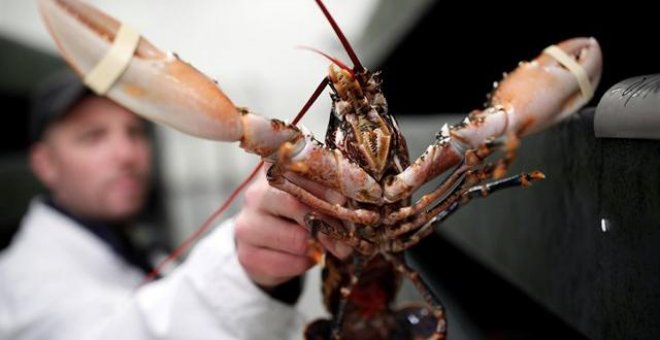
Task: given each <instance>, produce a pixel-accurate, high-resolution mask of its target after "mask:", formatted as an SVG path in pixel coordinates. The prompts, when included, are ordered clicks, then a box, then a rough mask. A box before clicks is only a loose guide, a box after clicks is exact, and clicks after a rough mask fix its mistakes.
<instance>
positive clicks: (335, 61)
mask: <svg viewBox="0 0 660 340" xmlns="http://www.w3.org/2000/svg"><path fill="white" fill-rule="evenodd" d="M298 48H301V49H303V50H308V51H312V52H314V53H318V54H320V55H322V56H324V57H326V58H327V59H328V60H330V62H332V63H333V64H335V65H337V66H338V67H339V68H341V69H343V70H345V71H346V72H348V73H350V74H351V77H353V78H355V72H353V70H352V69H351V68H350V67H348V65H346V64H344V62H342V61H341V60H339V58H337V57H333V56H331V55H329V54H327V53H325V52H322V51H319V50H317V49H315V48H313V47H307V46H298Z"/></svg>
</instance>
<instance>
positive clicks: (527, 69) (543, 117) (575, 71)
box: [491, 38, 603, 135]
mask: <svg viewBox="0 0 660 340" xmlns="http://www.w3.org/2000/svg"><path fill="white" fill-rule="evenodd" d="M553 49H554V51H558V54H560V56H557V52H554V53H553V51H552V50H553ZM562 55H563V56H562ZM562 58H565V59H562ZM602 60H603V59H602V53H601V49H600V46H599V45H598V42H597V41H596V39H594V38H573V39H568V40H565V41H563V42H561V43H559V44H557V45H555V46H551V47H548V48H546V49H545V50H544V51H543V52H542V53H541V54H540V55H539V56H538V57H537V58H535V59H534V60H533V61H531V62H522V63H521V64H520V65H519V66H518V68H517V69H516V70H514V71H513V72H512V73H511V74H509V75H508V76H506V77H505V78H504V79H503V80H502V81H501V82H500V83H499V85H498V86H497V88H496V89H495V91H494V92H493V94H492V97H491V107H500V108H503V109H504V111H506V112H508V113H509V119H510V120H511V121H512V122H511V123H512V124H513V126H514V127H515V128H514V129H515V130H520V131H516V132H520V133H521V134H522V135H528V134H532V133H535V132H538V131H541V130H543V129H545V128H547V127H549V126H551V125H553V124H555V123H557V122H559V121H561V120H563V119H564V118H566V117H568V116H569V115H570V114H572V113H573V112H575V111H577V110H578V109H579V108H581V107H582V106H584V105H585V104H587V102H589V100H591V97H592V96H593V91H594V89H595V87H596V86H597V85H598V83H599V82H600V77H601V73H602ZM571 64H573V65H575V66H574V67H571Z"/></svg>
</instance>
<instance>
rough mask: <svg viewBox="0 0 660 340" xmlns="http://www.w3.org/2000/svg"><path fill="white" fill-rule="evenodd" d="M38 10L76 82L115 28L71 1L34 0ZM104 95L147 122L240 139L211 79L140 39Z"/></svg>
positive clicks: (237, 121) (235, 119)
mask: <svg viewBox="0 0 660 340" xmlns="http://www.w3.org/2000/svg"><path fill="white" fill-rule="evenodd" d="M39 9H40V12H41V15H42V17H43V19H44V21H45V22H46V25H47V27H48V30H49V31H50V33H51V35H52V36H53V38H54V39H55V42H56V44H57V46H58V48H59V50H60V52H61V53H62V55H63V56H64V59H65V60H66V61H67V62H68V63H69V64H70V66H71V67H72V68H73V69H74V70H75V71H76V72H77V73H78V75H80V76H81V77H84V76H85V75H87V74H88V73H89V72H90V71H91V70H92V69H93V68H94V67H95V66H96V65H97V64H98V62H99V61H100V60H101V59H102V58H103V57H104V56H105V54H106V53H107V51H108V50H109V49H110V47H111V46H112V43H113V42H114V40H115V36H116V34H117V31H118V30H119V27H120V23H119V22H118V21H117V20H115V19H114V18H112V17H110V16H108V15H106V14H105V13H103V12H101V11H99V10H97V9H95V8H93V7H91V6H89V5H86V4H84V3H81V2H78V1H74V0H39ZM106 95H107V96H108V97H110V98H111V99H112V100H114V101H116V102H118V103H120V104H122V105H123V106H125V107H126V108H128V109H129V110H131V111H133V112H135V113H137V114H139V115H141V116H144V117H145V118H147V119H149V120H153V121H157V122H160V123H164V124H166V125H169V126H171V127H173V128H176V129H178V130H181V131H182V132H185V133H188V134H191V135H195V136H198V137H202V138H207V139H213V140H221V141H238V140H240V139H241V138H242V137H243V134H244V131H243V124H242V119H241V113H240V112H239V111H238V110H237V109H236V107H235V106H234V104H233V103H232V102H231V101H230V100H229V99H228V98H227V96H225V94H224V93H223V92H222V91H221V90H220V88H219V87H218V85H217V84H215V83H214V81H213V80H211V79H209V78H208V77H207V76H205V75H204V74H202V73H201V72H199V71H197V70H196V69H195V68H194V67H192V66H191V65H189V64H187V63H185V62H182V61H181V60H180V59H179V58H178V57H177V56H176V55H174V54H166V53H163V52H162V51H160V50H158V49H157V48H156V47H154V46H153V45H152V44H151V43H149V42H148V41H147V40H146V39H144V38H140V40H139V43H138V46H137V49H136V50H135V53H134V55H133V57H132V58H131V60H130V63H129V64H128V66H127V68H126V70H125V71H124V72H123V73H122V75H121V77H120V78H119V79H117V81H116V82H114V84H113V85H112V87H111V88H110V89H109V90H108V92H107V94H106Z"/></svg>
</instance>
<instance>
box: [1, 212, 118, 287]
mask: <svg viewBox="0 0 660 340" xmlns="http://www.w3.org/2000/svg"><path fill="white" fill-rule="evenodd" d="M112 261H116V259H115V256H114V254H112V252H111V251H110V250H109V249H107V246H106V245H104V244H103V243H102V242H100V241H99V240H97V239H96V238H95V237H94V236H93V235H92V234H91V233H89V232H87V231H86V230H84V229H83V228H82V227H80V226H79V225H77V223H76V222H74V221H72V220H71V219H69V218H67V217H66V216H64V215H62V214H60V213H58V212H57V211H55V210H54V209H52V208H50V207H49V206H47V205H46V204H44V203H43V202H42V201H41V200H40V199H35V200H33V201H32V203H31V204H30V207H29V209H28V212H27V214H26V215H25V217H24V218H23V221H22V223H21V227H20V229H19V231H18V233H17V234H16V235H15V237H14V239H13V241H12V243H11V244H10V245H9V247H8V248H7V249H5V250H4V251H3V252H2V253H0V273H2V274H1V275H0V280H5V278H6V277H7V276H8V277H12V276H14V277H15V278H18V277H16V276H20V278H26V277H52V276H50V275H55V277H57V276H62V275H72V274H76V273H78V272H81V273H85V272H86V271H87V270H88V269H89V268H94V267H98V266H100V265H106V264H109V263H111V262H112Z"/></svg>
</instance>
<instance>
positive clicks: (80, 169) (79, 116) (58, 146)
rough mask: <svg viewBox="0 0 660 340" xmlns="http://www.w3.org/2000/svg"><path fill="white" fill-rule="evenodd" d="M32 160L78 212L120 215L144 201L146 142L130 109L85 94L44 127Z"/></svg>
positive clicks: (58, 196)
mask: <svg viewBox="0 0 660 340" xmlns="http://www.w3.org/2000/svg"><path fill="white" fill-rule="evenodd" d="M35 159H36V160H37V161H36V162H35ZM32 163H33V168H34V169H35V172H36V173H37V176H38V177H39V178H40V179H41V180H42V182H43V183H44V185H46V187H48V188H49V189H50V191H51V193H52V194H53V196H54V198H55V200H56V201H57V202H58V203H60V204H61V205H63V206H64V207H65V208H67V209H69V210H71V211H72V212H73V213H74V214H76V215H78V216H80V217H83V218H93V219H101V220H108V221H119V220H124V219H127V218H130V217H132V216H134V215H135V214H136V213H137V212H139V211H140V209H141V208H142V206H143V204H144V201H145V196H146V193H147V189H148V183H149V173H150V166H151V146H150V143H149V140H148V138H147V136H146V131H145V123H144V122H143V121H142V120H140V119H139V118H138V117H137V116H136V115H135V114H133V113H131V112H129V111H127V110H126V109H124V108H122V107H121V106H119V105H117V104H115V103H113V102H112V101H110V100H108V99H106V98H102V97H96V96H88V97H86V98H85V99H83V100H82V101H81V102H80V103H78V104H77V105H76V106H75V107H74V108H73V110H72V111H71V112H70V113H69V114H68V115H67V116H65V117H64V118H63V119H62V120H60V121H58V122H57V123H55V124H53V125H52V126H51V127H50V128H49V129H48V130H47V131H46V134H45V136H44V139H43V141H42V142H40V144H38V145H37V146H35V148H33V150H32Z"/></svg>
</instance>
